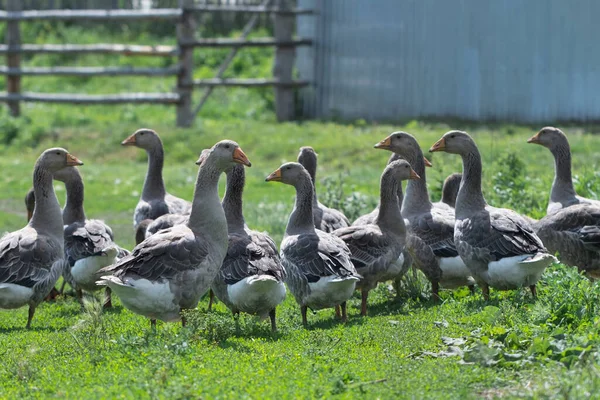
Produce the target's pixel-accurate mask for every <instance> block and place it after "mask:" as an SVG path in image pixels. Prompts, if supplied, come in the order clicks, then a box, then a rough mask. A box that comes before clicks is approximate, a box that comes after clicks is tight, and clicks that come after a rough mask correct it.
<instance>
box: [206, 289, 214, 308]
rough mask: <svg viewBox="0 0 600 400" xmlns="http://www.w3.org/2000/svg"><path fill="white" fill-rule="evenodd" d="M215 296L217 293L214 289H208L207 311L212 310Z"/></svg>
mask: <svg viewBox="0 0 600 400" xmlns="http://www.w3.org/2000/svg"><path fill="white" fill-rule="evenodd" d="M214 298H215V293H214V292H213V290H212V289H209V291H208V308H207V311H212V305H213V299H214Z"/></svg>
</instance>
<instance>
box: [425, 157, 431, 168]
mask: <svg viewBox="0 0 600 400" xmlns="http://www.w3.org/2000/svg"><path fill="white" fill-rule="evenodd" d="M423 161H424V162H425V166H426V167H433V164H432V163H431V161H429V160H428V159H426V158H425V157H423Z"/></svg>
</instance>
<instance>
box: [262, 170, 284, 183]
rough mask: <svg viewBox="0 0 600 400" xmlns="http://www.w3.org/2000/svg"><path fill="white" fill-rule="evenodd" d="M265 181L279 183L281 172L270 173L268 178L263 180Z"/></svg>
mask: <svg viewBox="0 0 600 400" xmlns="http://www.w3.org/2000/svg"><path fill="white" fill-rule="evenodd" d="M265 181H267V182H271V181H273V182H281V170H280V169H276V170H275V171H273V172H271V174H269V176H267V179H265Z"/></svg>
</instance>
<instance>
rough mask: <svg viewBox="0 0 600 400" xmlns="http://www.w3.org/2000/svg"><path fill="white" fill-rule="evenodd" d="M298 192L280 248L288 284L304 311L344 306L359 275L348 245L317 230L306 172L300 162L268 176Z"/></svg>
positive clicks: (304, 318) (343, 316)
mask: <svg viewBox="0 0 600 400" xmlns="http://www.w3.org/2000/svg"><path fill="white" fill-rule="evenodd" d="M267 181H278V182H282V183H286V184H289V185H292V186H294V187H295V189H296V202H295V206H294V210H293V211H292V213H291V215H290V217H289V220H288V224H287V227H286V231H285V235H284V238H283V241H282V242H281V246H280V254H281V261H282V264H283V266H284V269H285V272H286V278H285V282H286V284H287V285H288V288H289V289H290V291H291V292H292V294H293V295H294V298H295V299H296V301H297V302H298V304H299V305H300V307H301V311H302V322H303V324H304V325H306V323H307V321H306V310H307V308H308V307H310V308H311V309H315V310H318V309H322V308H329V307H335V306H337V305H341V306H342V313H343V314H342V319H343V320H345V305H346V301H347V300H348V299H349V298H350V297H351V296H352V293H353V292H354V289H355V287H356V282H357V281H358V280H359V278H360V276H359V275H358V274H357V272H356V268H355V267H354V265H353V264H352V262H351V260H350V250H349V249H348V246H346V244H345V243H344V242H343V241H342V240H341V239H340V238H338V237H336V236H333V235H331V234H329V233H326V232H324V231H321V230H319V229H315V225H314V222H313V217H312V211H313V199H314V195H313V184H312V181H311V179H310V175H309V174H308V172H307V171H306V169H305V168H304V167H303V166H302V165H301V164H298V163H286V164H283V165H282V166H281V167H280V168H279V169H278V170H276V171H275V172H273V173H272V174H271V175H269V176H268V177H267Z"/></svg>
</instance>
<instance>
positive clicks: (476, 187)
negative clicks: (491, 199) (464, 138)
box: [455, 148, 487, 217]
mask: <svg viewBox="0 0 600 400" xmlns="http://www.w3.org/2000/svg"><path fill="white" fill-rule="evenodd" d="M462 161H463V179H462V180H461V183H460V188H459V190H458V195H457V197H456V209H455V210H456V216H457V217H461V216H469V215H471V214H472V213H474V212H476V211H480V210H483V209H484V208H485V207H486V206H487V203H486V201H485V198H484V197H483V193H482V191H481V172H482V166H481V156H480V154H479V150H477V148H474V149H472V150H471V151H469V152H466V153H465V154H462Z"/></svg>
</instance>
